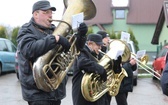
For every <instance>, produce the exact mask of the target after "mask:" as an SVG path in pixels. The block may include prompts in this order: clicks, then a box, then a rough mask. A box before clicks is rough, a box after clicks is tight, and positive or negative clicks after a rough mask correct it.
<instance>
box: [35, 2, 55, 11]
mask: <svg viewBox="0 0 168 105" xmlns="http://www.w3.org/2000/svg"><path fill="white" fill-rule="evenodd" d="M48 9H51V10H52V11H56V8H55V7H51V6H50V2H49V1H47V0H41V1H38V2H36V3H34V5H33V9H32V13H33V12H34V11H36V10H48Z"/></svg>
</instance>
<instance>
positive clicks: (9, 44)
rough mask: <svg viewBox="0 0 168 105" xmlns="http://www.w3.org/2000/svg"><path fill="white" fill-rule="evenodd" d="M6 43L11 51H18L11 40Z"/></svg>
mask: <svg viewBox="0 0 168 105" xmlns="http://www.w3.org/2000/svg"><path fill="white" fill-rule="evenodd" d="M6 44H7V46H8V50H9V52H16V48H15V47H14V45H13V44H12V43H11V42H10V41H6Z"/></svg>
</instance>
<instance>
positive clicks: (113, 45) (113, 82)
mask: <svg viewBox="0 0 168 105" xmlns="http://www.w3.org/2000/svg"><path fill="white" fill-rule="evenodd" d="M109 48H110V50H109V51H108V52H107V53H106V54H105V55H104V56H103V57H102V58H101V59H100V60H99V61H98V64H100V65H101V66H103V67H104V69H105V70H106V73H107V81H102V80H100V75H98V74H95V73H85V74H84V76H83V78H82V83H81V91H82V95H83V97H84V98H85V99H86V100H87V101H91V102H94V101H96V100H98V99H99V98H100V97H102V96H103V95H104V94H105V93H106V92H108V93H109V94H110V95H111V96H115V95H116V94H117V93H118V90H119V87H120V84H121V81H122V79H123V78H124V77H125V76H127V73H126V71H125V69H123V68H122V71H121V72H120V73H119V74H115V73H114V71H113V70H112V69H113V60H114V59H115V57H116V54H117V52H118V51H119V50H122V51H124V52H123V54H122V62H126V61H128V60H129V59H130V56H131V53H130V49H129V47H128V45H127V44H126V43H125V42H124V41H121V40H117V39H116V40H112V41H111V42H110V45H109Z"/></svg>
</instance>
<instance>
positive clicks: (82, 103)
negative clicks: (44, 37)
mask: <svg viewBox="0 0 168 105" xmlns="http://www.w3.org/2000/svg"><path fill="white" fill-rule="evenodd" d="M90 54H91V51H90V50H89V48H88V47H87V46H85V47H84V49H83V50H81V52H80V55H79V56H78V58H77V59H76V60H75V62H74V65H73V69H74V73H73V79H72V98H73V105H108V101H107V100H106V98H105V97H106V95H104V96H102V97H101V98H100V99H98V100H97V101H95V102H89V101H86V100H85V99H84V97H83V95H82V93H81V81H82V78H83V75H84V73H83V72H82V70H84V71H85V72H93V73H95V72H96V70H98V69H99V68H98V66H97V65H98V64H97V61H96V60H95V59H94V57H92V56H90Z"/></svg>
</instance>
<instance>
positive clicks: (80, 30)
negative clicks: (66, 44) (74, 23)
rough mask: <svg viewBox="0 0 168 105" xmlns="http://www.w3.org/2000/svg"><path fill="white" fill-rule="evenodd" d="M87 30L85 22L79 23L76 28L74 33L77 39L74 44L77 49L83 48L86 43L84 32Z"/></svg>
mask: <svg viewBox="0 0 168 105" xmlns="http://www.w3.org/2000/svg"><path fill="white" fill-rule="evenodd" d="M87 31H88V27H87V25H86V24H85V23H81V24H80V25H79V28H78V32H77V34H76V37H77V41H76V46H77V49H78V50H81V49H83V47H84V45H85V43H86V33H87Z"/></svg>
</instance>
